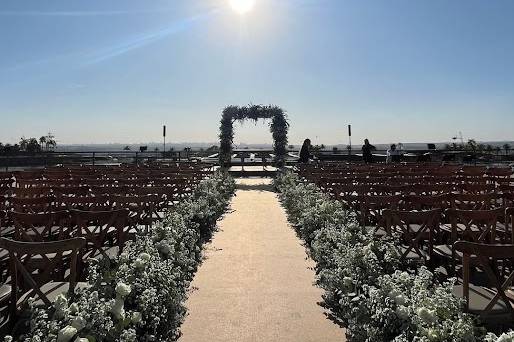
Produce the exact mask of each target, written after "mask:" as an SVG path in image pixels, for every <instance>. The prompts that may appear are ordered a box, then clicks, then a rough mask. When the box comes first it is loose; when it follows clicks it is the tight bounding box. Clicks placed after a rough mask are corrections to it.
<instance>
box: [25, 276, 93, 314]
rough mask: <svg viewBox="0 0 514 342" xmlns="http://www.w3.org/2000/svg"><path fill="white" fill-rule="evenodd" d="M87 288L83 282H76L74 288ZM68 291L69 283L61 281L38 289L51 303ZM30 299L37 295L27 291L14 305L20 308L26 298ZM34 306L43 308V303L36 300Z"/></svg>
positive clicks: (86, 284) (39, 299)
mask: <svg viewBox="0 0 514 342" xmlns="http://www.w3.org/2000/svg"><path fill="white" fill-rule="evenodd" d="M87 286H88V283H85V282H78V283H76V287H75V289H77V288H85V287H87ZM69 289H70V283H69V282H61V281H58V282H49V283H46V284H44V285H43V286H41V287H40V290H41V292H43V294H44V295H45V296H46V297H47V298H48V300H49V301H51V302H52V303H53V302H55V299H56V298H57V296H58V295H60V294H64V293H67V292H68V290H69ZM30 297H38V296H37V294H36V293H35V292H34V291H32V290H31V291H28V292H26V293H24V294H23V295H22V296H21V297H20V298H19V299H18V303H17V304H16V305H17V306H18V308H21V306H22V305H23V303H25V302H26V301H27V299H28V298H30ZM34 304H35V305H36V306H44V305H45V304H44V302H43V300H41V298H38V299H37V300H36V301H35V302H34Z"/></svg>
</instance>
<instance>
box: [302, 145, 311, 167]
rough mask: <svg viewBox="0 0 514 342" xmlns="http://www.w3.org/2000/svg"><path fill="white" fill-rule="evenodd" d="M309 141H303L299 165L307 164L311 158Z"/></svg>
mask: <svg viewBox="0 0 514 342" xmlns="http://www.w3.org/2000/svg"><path fill="white" fill-rule="evenodd" d="M310 150H311V140H310V139H305V140H304V141H303V145H302V149H301V150H300V163H308V162H309V159H310V157H311V151H310Z"/></svg>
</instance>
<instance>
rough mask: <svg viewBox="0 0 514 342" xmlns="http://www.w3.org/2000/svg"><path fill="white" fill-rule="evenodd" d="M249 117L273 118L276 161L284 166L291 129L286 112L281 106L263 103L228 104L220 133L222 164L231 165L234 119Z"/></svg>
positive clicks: (272, 132)
mask: <svg viewBox="0 0 514 342" xmlns="http://www.w3.org/2000/svg"><path fill="white" fill-rule="evenodd" d="M247 119H248V120H254V121H257V120H258V119H271V122H270V124H269V127H270V131H271V134H272V136H273V151H274V154H275V159H274V162H275V165H276V166H277V167H282V166H284V164H285V158H286V154H287V149H286V146H287V131H288V130H289V123H288V121H287V116H286V113H285V112H284V110H282V108H280V107H277V106H262V105H250V106H243V107H239V106H228V107H226V108H225V109H224V110H223V115H222V117H221V125H220V135H219V138H220V153H219V160H220V164H221V166H228V165H230V160H231V158H232V143H233V140H234V127H233V126H234V121H236V120H237V121H244V120H247Z"/></svg>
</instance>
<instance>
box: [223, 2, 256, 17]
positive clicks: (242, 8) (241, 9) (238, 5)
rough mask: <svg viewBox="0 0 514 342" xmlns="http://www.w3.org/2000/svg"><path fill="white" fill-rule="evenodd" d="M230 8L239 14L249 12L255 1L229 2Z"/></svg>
mask: <svg viewBox="0 0 514 342" xmlns="http://www.w3.org/2000/svg"><path fill="white" fill-rule="evenodd" d="M229 3H230V7H232V9H233V10H234V11H236V12H237V13H239V14H245V13H248V12H250V11H251V10H252V9H253V7H254V6H255V0H229Z"/></svg>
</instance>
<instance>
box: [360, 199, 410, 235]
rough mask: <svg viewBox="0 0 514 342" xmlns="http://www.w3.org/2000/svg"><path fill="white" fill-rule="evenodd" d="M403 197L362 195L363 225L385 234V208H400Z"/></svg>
mask: <svg viewBox="0 0 514 342" xmlns="http://www.w3.org/2000/svg"><path fill="white" fill-rule="evenodd" d="M401 199H402V197H401V196H399V195H393V196H362V197H361V198H360V201H359V202H360V214H361V219H362V221H361V224H362V226H363V227H372V229H373V231H374V232H375V234H377V233H378V234H379V235H383V234H382V233H383V232H384V231H383V230H381V229H384V227H385V222H384V216H383V211H384V210H385V209H393V210H394V209H398V207H399V204H400V201H401Z"/></svg>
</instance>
